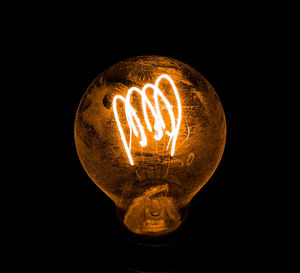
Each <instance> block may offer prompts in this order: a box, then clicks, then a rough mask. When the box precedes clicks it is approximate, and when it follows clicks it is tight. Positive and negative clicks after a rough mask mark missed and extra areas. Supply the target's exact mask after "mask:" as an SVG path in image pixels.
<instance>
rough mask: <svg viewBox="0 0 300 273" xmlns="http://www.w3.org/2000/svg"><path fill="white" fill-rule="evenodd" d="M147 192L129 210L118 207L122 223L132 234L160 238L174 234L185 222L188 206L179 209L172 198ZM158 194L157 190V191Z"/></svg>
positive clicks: (135, 200)
mask: <svg viewBox="0 0 300 273" xmlns="http://www.w3.org/2000/svg"><path fill="white" fill-rule="evenodd" d="M151 191H153V189H151V190H150V191H146V192H145V193H144V194H143V195H142V196H140V197H137V198H135V199H133V201H132V203H131V205H130V206H129V207H128V208H127V209H125V210H124V209H122V208H119V207H116V211H117V215H118V218H119V220H120V221H121V223H122V224H123V225H124V226H125V227H126V228H127V229H129V230H130V231H131V232H133V233H135V234H138V235H142V236H146V237H160V236H165V235H167V234H170V233H172V232H173V231H175V230H176V229H178V227H179V226H180V225H181V224H182V223H183V222H184V220H185V218H186V216H187V214H188V207H189V206H188V205H187V206H184V207H180V208H178V206H176V205H175V203H174V201H173V199H172V197H170V196H159V195H158V196H157V195H156V194H151ZM155 191H156V192H157V189H155Z"/></svg>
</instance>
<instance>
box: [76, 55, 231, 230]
mask: <svg viewBox="0 0 300 273" xmlns="http://www.w3.org/2000/svg"><path fill="white" fill-rule="evenodd" d="M225 139H226V121H225V115H224V111H223V107H222V104H221V102H220V100H219V98H218V96H217V94H216V92H215V90H214V88H213V87H212V86H211V85H210V84H209V83H208V81H207V80H206V79H205V78H204V77H203V76H202V75H201V74H200V73H198V72H197V71H196V70H194V69H193V68H191V67H190V66H188V65H187V64H184V63H182V62H180V61H177V60H174V59H172V58H167V57H161V56H140V57H134V58H130V59H127V60H124V61H121V62H119V63H117V64H115V65H113V66H111V67H110V68H108V69H106V70H105V71H104V72H103V73H101V74H100V75H99V76H98V77H97V78H96V79H95V80H94V81H93V82H92V84H91V85H90V86H89V87H88V89H87V90H86V92H85V93H84V95H83V97H82V99H81V102H80V105H79V107H78V110H77V114H76V119H75V143H76V148H77V152H78V155H79V159H80V161H81V163H82V165H83V167H84V169H85V171H86V172H87V174H88V175H89V177H90V178H91V179H92V180H93V181H94V183H96V185H97V186H99V188H101V190H102V191H103V192H104V193H106V194H107V195H108V196H109V197H110V198H111V199H112V200H113V201H114V203H115V204H116V207H117V211H118V214H119V216H120V219H121V221H122V223H124V225H125V226H126V227H127V228H128V229H129V230H131V231H132V232H134V233H136V234H142V235H146V236H147V235H148V236H159V235H164V234H167V233H170V232H172V231H174V230H175V229H177V228H178V227H179V226H180V224H181V223H182V222H183V219H184V218H185V215H186V212H187V209H186V208H187V207H188V204H189V203H190V201H191V199H192V198H193V196H194V195H195V194H196V193H197V192H198V191H199V190H200V189H201V187H203V185H204V184H205V183H206V182H207V181H208V180H209V178H210V177H211V176H212V174H213V173H214V171H215V169H216V168H217V166H218V164H219V162H220V160H221V157H222V154H223V150H224V146H225Z"/></svg>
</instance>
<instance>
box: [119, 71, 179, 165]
mask: <svg viewBox="0 0 300 273" xmlns="http://www.w3.org/2000/svg"><path fill="white" fill-rule="evenodd" d="M162 79H166V80H168V81H169V83H170V84H171V86H172V88H173V91H174V94H175V97H176V101H177V109H178V113H177V121H176V120H175V116H174V112H173V106H172V105H171V104H170V102H169V101H168V100H167V98H166V97H165V96H164V94H163V93H162V91H161V90H160V88H159V83H160V81H161V80H162ZM148 88H152V89H153V99H154V105H152V103H151V102H150V100H149V98H148V97H147V95H146V89H148ZM133 92H137V93H138V94H139V95H140V96H141V100H142V109H143V115H144V120H145V123H146V125H147V129H148V131H149V132H152V130H153V129H154V130H155V131H156V134H155V135H154V139H155V140H156V141H158V140H160V139H161V138H162V137H163V136H164V132H165V134H166V135H168V136H169V142H168V145H167V148H166V150H168V149H169V145H170V143H171V142H172V144H171V153H170V154H171V156H173V155H174V153H175V145H176V140H177V136H178V132H179V127H180V123H181V115H182V109H181V103H180V98H179V94H178V91H177V88H176V86H175V84H174V82H173V80H172V79H171V77H170V76H168V75H166V74H162V75H160V76H159V77H158V78H157V80H156V82H155V84H154V85H153V84H150V83H147V84H145V85H144V87H143V88H142V90H141V89H139V88H137V87H131V88H130V89H129V90H128V92H127V95H126V98H124V97H122V96H120V95H116V96H115V97H114V99H113V110H114V115H115V119H116V122H117V126H118V129H119V132H120V135H121V139H122V142H123V145H124V148H125V150H126V153H127V156H128V159H129V162H130V164H131V165H134V163H133V159H132V156H131V138H132V132H133V133H134V135H135V136H136V137H138V136H140V139H141V140H140V145H141V146H142V147H145V146H147V137H146V134H145V130H144V127H143V126H142V124H141V122H140V119H139V117H138V116H137V114H136V110H135V109H134V108H133V107H132V106H131V104H130V100H131V94H132V93H133ZM158 97H160V98H161V100H162V101H163V102H164V104H165V107H166V109H167V111H168V114H169V116H170V120H171V132H170V131H167V130H165V128H166V124H165V122H164V119H163V117H162V115H161V112H160V109H161V108H160V105H159V101H158ZM118 99H119V100H121V101H122V102H123V103H124V105H125V115H126V119H127V123H128V126H129V129H130V140H129V145H128V143H127V141H126V137H125V134H124V131H123V128H122V125H121V122H120V119H119V114H118V110H117V100H118ZM147 107H148V108H149V110H150V112H151V114H152V116H153V118H154V126H153V127H154V128H153V129H152V126H151V124H150V121H149V117H148V112H147Z"/></svg>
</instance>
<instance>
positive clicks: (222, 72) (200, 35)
mask: <svg viewBox="0 0 300 273" xmlns="http://www.w3.org/2000/svg"><path fill="white" fill-rule="evenodd" d="M90 9H93V7H90ZM218 10H219V13H220V14H222V7H218ZM142 11H144V9H141V10H139V11H138V13H139V14H141V12H142ZM158 11H159V12H158ZM158 11H157V10H156V11H155V12H154V13H151V12H149V13H146V14H145V16H144V18H141V16H138V17H135V16H134V15H135V14H136V13H137V12H135V11H132V13H131V14H128V12H127V11H126V12H125V11H123V10H122V8H120V9H118V12H117V13H109V14H106V12H107V10H106V8H102V9H99V14H98V16H96V17H93V16H92V15H90V17H93V19H94V20H93V22H92V23H91V24H83V23H84V22H85V23H86V21H85V20H86V19H83V18H82V17H81V15H78V14H77V15H73V16H71V17H72V18H68V17H67V18H66V13H68V14H69V15H70V13H71V12H70V11H68V10H64V12H61V13H54V14H51V15H50V16H49V15H48V16H47V19H49V21H47V23H43V24H42V25H41V26H39V27H37V26H36V24H37V23H38V22H37V21H34V22H33V23H32V26H34V28H35V31H34V32H33V33H34V34H33V37H31V38H32V39H31V42H30V44H29V46H28V48H29V49H30V50H29V51H28V52H30V53H28V56H27V57H28V59H29V60H31V61H32V63H33V67H34V69H33V70H32V72H33V73H34V75H35V80H32V86H35V87H37V88H36V89H37V91H36V93H35V95H34V99H33V101H32V102H33V105H34V118H35V124H34V127H35V129H36V134H35V136H34V139H33V140H34V144H35V146H36V148H37V151H38V153H37V155H36V156H34V158H35V161H34V168H32V171H31V172H32V174H31V178H30V181H29V182H28V183H27V186H26V189H27V191H26V194H24V195H22V197H20V198H18V199H17V207H18V210H19V211H20V212H21V221H22V223H23V224H22V227H23V228H22V232H21V236H22V238H21V251H22V253H23V254H22V256H24V257H25V259H24V263H23V262H22V266H23V267H26V268H27V267H28V268H29V269H30V270H31V272H73V271H77V270H79V271H82V272H83V271H84V272H119V271H122V272H123V271H124V272H139V271H142V272H158V271H165V272H220V270H221V271H227V270H230V271H234V272H295V270H296V266H298V264H299V262H298V260H299V256H298V252H297V250H296V251H295V247H297V232H296V231H297V225H296V220H297V219H296V218H297V217H296V216H297V209H296V207H297V206H296V205H297V198H296V195H297V194H296V192H295V190H294V188H293V186H291V185H292V184H291V181H289V178H288V177H287V174H286V172H285V171H283V163H282V161H288V158H285V157H284V156H283V155H282V154H281V150H283V147H282V145H281V144H280V143H281V142H280V141H281V135H280V131H282V129H279V128H282V126H283V125H282V124H283V123H284V120H283V119H281V118H280V117H281V115H280V114H279V112H280V109H281V108H280V107H279V106H278V104H277V102H278V101H277V99H278V98H279V99H280V96H281V95H280V94H281V93H280V91H279V90H278V89H279V88H278V87H277V86H276V81H277V79H278V78H279V77H280V75H281V73H280V70H281V69H282V67H281V65H280V63H279V59H280V58H281V53H282V52H281V49H280V46H278V41H280V40H282V39H283V38H282V36H281V35H280V34H279V29H280V24H276V23H278V18H275V19H274V21H272V23H271V22H270V18H269V17H266V13H267V11H266V10H264V11H261V13H260V12H259V11H257V9H253V10H251V11H249V13H245V11H240V12H239V13H236V14H234V16H233V15H232V14H228V16H227V15H224V14H223V17H220V15H219V13H218V14H211V15H207V14H206V12H205V10H202V9H196V7H189V8H188V9H184V10H181V7H180V6H178V7H177V9H176V11H174V10H169V11H168V8H167V9H166V10H158ZM96 14H97V13H96ZM182 14H184V16H182ZM205 15H206V17H205ZM40 17H41V18H42V17H43V14H42V15H40ZM88 17H89V16H88ZM139 55H162V56H168V57H172V58H175V59H178V60H180V61H182V62H184V63H187V64H189V65H190V66H192V67H193V68H195V69H196V70H198V71H199V72H200V73H201V74H202V75H204V77H205V78H206V79H207V80H208V81H209V82H210V83H211V84H212V85H213V86H214V88H215V90H216V91H217V93H218V95H219V97H220V100H221V102H222V104H223V107H224V110H225V115H226V119H227V130H228V135H227V143H226V148H225V152H224V155H223V158H222V161H221V163H220V165H219V167H218V168H217V170H216V172H215V173H214V175H213V177H212V178H211V179H210V181H209V182H208V183H207V184H206V185H205V186H204V188H203V189H202V190H201V191H200V192H199V193H198V194H197V195H196V196H195V197H194V199H193V200H192V202H191V207H190V213H189V216H188V218H187V221H186V223H185V224H184V225H183V227H182V228H181V229H180V230H179V231H178V232H177V233H175V234H174V236H172V237H171V238H170V239H169V241H168V243H166V241H164V242H163V244H158V242H156V246H149V245H148V246H145V245H141V244H138V243H136V240H135V238H132V237H131V236H130V235H129V234H127V233H126V232H125V231H124V230H123V229H122V228H121V226H120V225H119V223H118V220H117V218H116V216H115V211H114V204H113V202H112V201H111V200H110V199H109V198H108V197H107V196H106V195H105V194H104V193H103V192H102V191H101V190H100V189H99V188H98V187H97V186H96V185H95V184H94V183H93V182H92V181H91V180H90V179H89V177H88V176H87V175H86V173H85V171H84V170H83V168H82V166H81V164H80V162H79V159H78V157H77V154H76V150H75V144H74V137H73V129H74V127H73V126H74V118H75V113H76V110H77V106H78V104H79V102H80V99H81V97H82V95H83V93H84V91H85V90H86V88H87V87H88V86H89V84H90V83H91V82H92V81H93V80H94V78H96V77H97V76H98V75H99V74H100V73H101V72H102V71H103V70H104V69H106V68H108V67H109V66H111V65H113V64H114V63H116V62H118V61H120V60H123V59H125V58H129V57H132V56H139ZM32 79H33V78H32ZM275 98H276V101H275ZM37 168H38V170H36V169H37ZM160 243H161V242H160Z"/></svg>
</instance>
